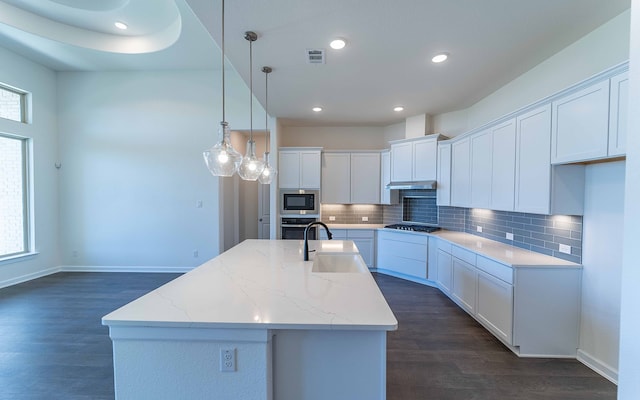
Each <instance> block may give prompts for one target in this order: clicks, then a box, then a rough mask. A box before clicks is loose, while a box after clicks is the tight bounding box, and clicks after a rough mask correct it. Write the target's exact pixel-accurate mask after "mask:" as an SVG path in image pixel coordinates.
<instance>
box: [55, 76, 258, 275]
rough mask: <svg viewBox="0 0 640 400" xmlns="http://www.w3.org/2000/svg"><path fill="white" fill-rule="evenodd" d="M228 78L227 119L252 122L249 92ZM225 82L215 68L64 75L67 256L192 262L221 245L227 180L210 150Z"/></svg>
mask: <svg viewBox="0 0 640 400" xmlns="http://www.w3.org/2000/svg"><path fill="white" fill-rule="evenodd" d="M227 77H228V81H227V89H228V90H227V120H228V121H229V123H230V126H231V128H236V129H244V128H246V127H248V125H249V124H248V108H249V107H248V104H246V103H247V102H246V98H248V91H247V89H246V85H244V83H242V82H241V81H240V79H239V77H237V75H235V74H229V75H227ZM219 84H220V79H219V73H216V72H214V71H174V72H159V71H158V72H130V71H128V72H103V73H90V72H86V73H80V72H64V73H60V74H59V84H58V94H59V96H58V105H59V130H60V160H61V162H62V169H61V170H60V200H61V202H60V218H61V221H62V223H61V226H60V251H61V254H60V255H61V263H62V264H63V265H79V266H90V267H95V266H101V267H110V266H132V267H145V266H146V267H181V268H185V267H187V268H188V267H194V266H197V265H199V264H201V263H202V262H204V261H205V260H208V259H210V258H212V257H214V256H216V255H217V254H218V252H219V244H220V238H219V234H220V229H219V226H220V224H219V219H218V215H219V211H220V208H221V207H223V205H222V203H221V198H220V196H219V191H218V180H219V179H218V178H215V177H213V176H211V175H210V173H209V172H208V170H207V169H206V167H205V165H204V161H203V158H202V151H203V150H205V149H207V148H209V147H211V146H212V145H213V144H214V143H215V142H216V141H217V140H218V133H217V132H218V126H219V121H220V120H221V119H222V115H221V106H220V100H221V99H220V94H219ZM199 200H202V201H203V207H202V208H197V207H196V203H197V201H199ZM222 212H224V210H223V211H222ZM194 250H198V252H199V256H198V257H197V258H196V257H194V254H193V253H194Z"/></svg>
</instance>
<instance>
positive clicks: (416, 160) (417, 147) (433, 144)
mask: <svg viewBox="0 0 640 400" xmlns="http://www.w3.org/2000/svg"><path fill="white" fill-rule="evenodd" d="M437 153H438V142H437V141H436V140H434V139H429V140H419V141H416V142H413V171H412V180H414V181H433V180H435V179H436V165H437Z"/></svg>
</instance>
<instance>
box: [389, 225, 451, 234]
mask: <svg viewBox="0 0 640 400" xmlns="http://www.w3.org/2000/svg"><path fill="white" fill-rule="evenodd" d="M385 228H388V229H399V230H401V231H412V232H426V233H431V232H434V231H437V230H438V229H440V228H439V227H437V226H427V225H418V224H392V225H387V226H385Z"/></svg>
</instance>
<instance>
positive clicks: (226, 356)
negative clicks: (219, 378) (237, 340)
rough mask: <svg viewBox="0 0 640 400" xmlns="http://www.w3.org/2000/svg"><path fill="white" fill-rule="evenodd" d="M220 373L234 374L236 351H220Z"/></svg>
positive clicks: (223, 349)
mask: <svg viewBox="0 0 640 400" xmlns="http://www.w3.org/2000/svg"><path fill="white" fill-rule="evenodd" d="M220 372H236V349H235V348H224V347H223V348H221V349H220Z"/></svg>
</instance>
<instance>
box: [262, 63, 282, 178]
mask: <svg viewBox="0 0 640 400" xmlns="http://www.w3.org/2000/svg"><path fill="white" fill-rule="evenodd" d="M271 71H273V69H271V67H262V72H264V130H265V132H264V133H265V136H264V138H265V140H264V141H265V145H264V169H263V170H262V173H261V174H260V176H259V177H258V181H260V183H263V184H265V185H268V184H270V183H271V182H273V180H274V179H275V177H276V175H277V174H278V170H277V169H275V168H274V167H273V166H272V165H271V164H270V163H269V148H270V147H269V146H270V145H271V142H270V140H269V139H270V137H269V136H270V135H269V85H268V83H267V81H268V80H269V74H270V73H271Z"/></svg>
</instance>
